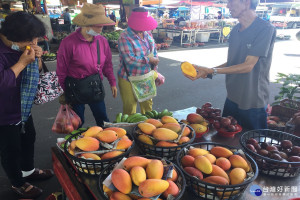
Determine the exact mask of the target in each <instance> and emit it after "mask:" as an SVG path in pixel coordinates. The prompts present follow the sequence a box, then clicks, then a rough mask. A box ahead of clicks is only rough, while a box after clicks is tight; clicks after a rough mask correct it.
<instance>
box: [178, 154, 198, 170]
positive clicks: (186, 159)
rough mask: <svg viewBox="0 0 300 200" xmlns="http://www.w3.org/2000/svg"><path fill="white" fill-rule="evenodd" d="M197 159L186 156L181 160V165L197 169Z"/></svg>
mask: <svg viewBox="0 0 300 200" xmlns="http://www.w3.org/2000/svg"><path fill="white" fill-rule="evenodd" d="M194 161H195V158H194V157H193V156H190V155H185V156H183V157H182V158H181V164H182V166H183V167H195V164H194Z"/></svg>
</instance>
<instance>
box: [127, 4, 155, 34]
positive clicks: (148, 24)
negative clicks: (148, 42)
mask: <svg viewBox="0 0 300 200" xmlns="http://www.w3.org/2000/svg"><path fill="white" fill-rule="evenodd" d="M128 26H129V27H130V28H131V29H133V30H135V31H151V30H153V29H155V28H156V27H157V22H156V20H155V19H154V18H153V17H151V16H150V15H148V11H147V10H146V9H145V8H137V9H133V10H132V13H131V15H130V17H129V19H128Z"/></svg>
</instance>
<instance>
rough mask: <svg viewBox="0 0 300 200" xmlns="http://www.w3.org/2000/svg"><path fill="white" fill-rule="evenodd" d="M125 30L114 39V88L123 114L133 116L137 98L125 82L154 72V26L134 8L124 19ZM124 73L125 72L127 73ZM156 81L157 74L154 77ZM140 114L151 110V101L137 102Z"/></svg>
mask: <svg viewBox="0 0 300 200" xmlns="http://www.w3.org/2000/svg"><path fill="white" fill-rule="evenodd" d="M128 26H129V27H128V28H127V29H126V30H125V31H124V32H122V33H121V35H120V38H119V40H118V48H119V52H120V68H119V70H118V85H119V89H120V93H121V97H122V101H123V114H128V115H131V114H134V113H136V107H137V102H138V101H137V99H136V97H135V94H134V91H133V89H132V86H131V83H130V82H129V79H128V75H129V76H140V75H145V74H147V73H148V72H150V71H151V70H154V71H157V69H158V66H157V65H158V62H159V59H158V55H157V50H156V47H155V41H154V39H153V37H152V34H151V32H150V31H151V30H153V29H155V28H156V27H157V22H156V21H155V19H153V17H151V16H148V11H147V10H146V9H145V8H143V7H139V8H134V9H133V10H132V13H131V15H130V17H129V19H128ZM127 72H128V73H127ZM154 77H155V78H157V74H155V76H154ZM139 104H140V108H141V113H143V114H144V113H145V112H147V111H151V110H152V104H153V101H152V99H148V100H145V101H143V102H140V103H139Z"/></svg>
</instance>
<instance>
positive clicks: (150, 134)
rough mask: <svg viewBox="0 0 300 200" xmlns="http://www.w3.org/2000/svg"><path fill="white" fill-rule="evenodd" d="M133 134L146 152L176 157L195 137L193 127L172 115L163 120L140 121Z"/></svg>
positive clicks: (164, 156)
mask: <svg viewBox="0 0 300 200" xmlns="http://www.w3.org/2000/svg"><path fill="white" fill-rule="evenodd" d="M133 136H134V138H135V141H136V142H137V144H138V146H139V147H140V150H141V151H142V152H143V153H144V154H148V155H154V156H160V157H163V158H167V159H170V160H172V159H175V157H176V154H177V153H178V151H179V150H180V149H181V148H182V147H184V146H186V145H188V144H190V143H192V142H193V141H194V139H195V132H194V130H193V128H191V127H190V126H188V125H186V124H180V123H178V122H177V120H176V119H175V118H173V117H171V116H163V117H162V118H161V120H158V119H147V120H145V121H144V122H141V123H139V124H138V125H137V126H136V127H135V128H134V131H133Z"/></svg>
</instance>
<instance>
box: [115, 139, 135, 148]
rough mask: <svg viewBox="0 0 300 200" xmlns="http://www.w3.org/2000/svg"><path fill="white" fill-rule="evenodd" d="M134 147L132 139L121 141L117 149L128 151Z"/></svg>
mask: <svg viewBox="0 0 300 200" xmlns="http://www.w3.org/2000/svg"><path fill="white" fill-rule="evenodd" d="M131 145H132V141H131V140H130V139H121V140H120V141H119V142H118V144H117V147H116V149H128V148H129V147H130V146H131Z"/></svg>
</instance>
